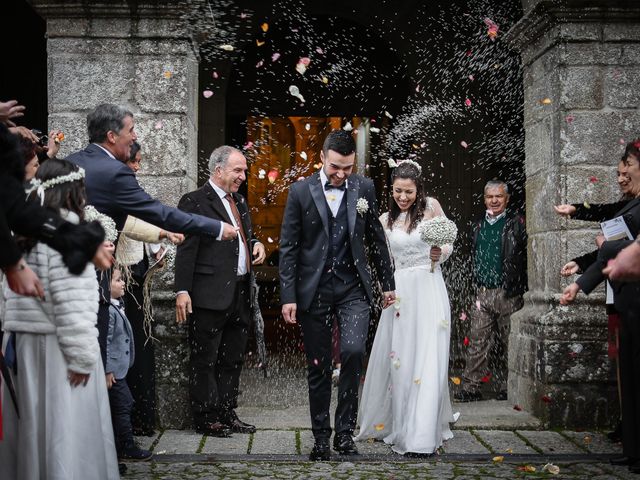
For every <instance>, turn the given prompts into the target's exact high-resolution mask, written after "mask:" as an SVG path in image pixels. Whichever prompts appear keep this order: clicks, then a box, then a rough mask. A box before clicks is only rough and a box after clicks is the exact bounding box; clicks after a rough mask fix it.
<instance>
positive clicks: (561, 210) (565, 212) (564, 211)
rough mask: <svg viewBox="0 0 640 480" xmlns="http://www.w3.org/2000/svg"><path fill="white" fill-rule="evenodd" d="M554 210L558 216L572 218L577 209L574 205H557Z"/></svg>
mask: <svg viewBox="0 0 640 480" xmlns="http://www.w3.org/2000/svg"><path fill="white" fill-rule="evenodd" d="M553 209H554V210H555V211H556V213H557V214H558V215H561V216H563V217H565V218H571V215H573V214H574V213H576V207H574V206H573V205H566V204H565V205H555V206H554V207H553Z"/></svg>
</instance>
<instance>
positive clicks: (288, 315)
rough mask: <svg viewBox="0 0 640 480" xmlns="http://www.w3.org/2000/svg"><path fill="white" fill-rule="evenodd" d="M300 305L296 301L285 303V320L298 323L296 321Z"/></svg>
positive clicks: (283, 309)
mask: <svg viewBox="0 0 640 480" xmlns="http://www.w3.org/2000/svg"><path fill="white" fill-rule="evenodd" d="M297 308H298V306H297V305H296V304H295V303H285V304H284V305H282V316H283V317H284V321H285V322H286V323H291V324H294V323H297V322H296V310H297Z"/></svg>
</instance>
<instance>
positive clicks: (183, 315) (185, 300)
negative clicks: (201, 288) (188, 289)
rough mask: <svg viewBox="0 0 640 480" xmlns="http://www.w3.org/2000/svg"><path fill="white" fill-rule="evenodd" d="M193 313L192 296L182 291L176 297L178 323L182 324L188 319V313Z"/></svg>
mask: <svg viewBox="0 0 640 480" xmlns="http://www.w3.org/2000/svg"><path fill="white" fill-rule="evenodd" d="M191 313H193V307H192V306H191V297H190V296H189V294H188V293H180V294H178V296H177V297H176V323H177V324H178V325H182V324H184V323H185V322H186V321H187V314H191Z"/></svg>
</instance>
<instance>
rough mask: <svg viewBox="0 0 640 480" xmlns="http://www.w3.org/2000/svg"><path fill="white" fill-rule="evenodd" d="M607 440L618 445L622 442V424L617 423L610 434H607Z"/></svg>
mask: <svg viewBox="0 0 640 480" xmlns="http://www.w3.org/2000/svg"><path fill="white" fill-rule="evenodd" d="M607 438H608V439H609V440H611V441H612V442H613V443H618V442H620V441H621V440H622V422H618V424H617V425H616V428H615V429H614V430H613V431H612V432H609V433H607Z"/></svg>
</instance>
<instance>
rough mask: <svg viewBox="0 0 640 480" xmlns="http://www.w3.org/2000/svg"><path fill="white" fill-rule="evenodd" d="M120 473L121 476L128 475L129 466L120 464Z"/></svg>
mask: <svg viewBox="0 0 640 480" xmlns="http://www.w3.org/2000/svg"><path fill="white" fill-rule="evenodd" d="M118 473H120V475H124V474H125V473H127V466H126V465H125V464H124V463H119V464H118Z"/></svg>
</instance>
